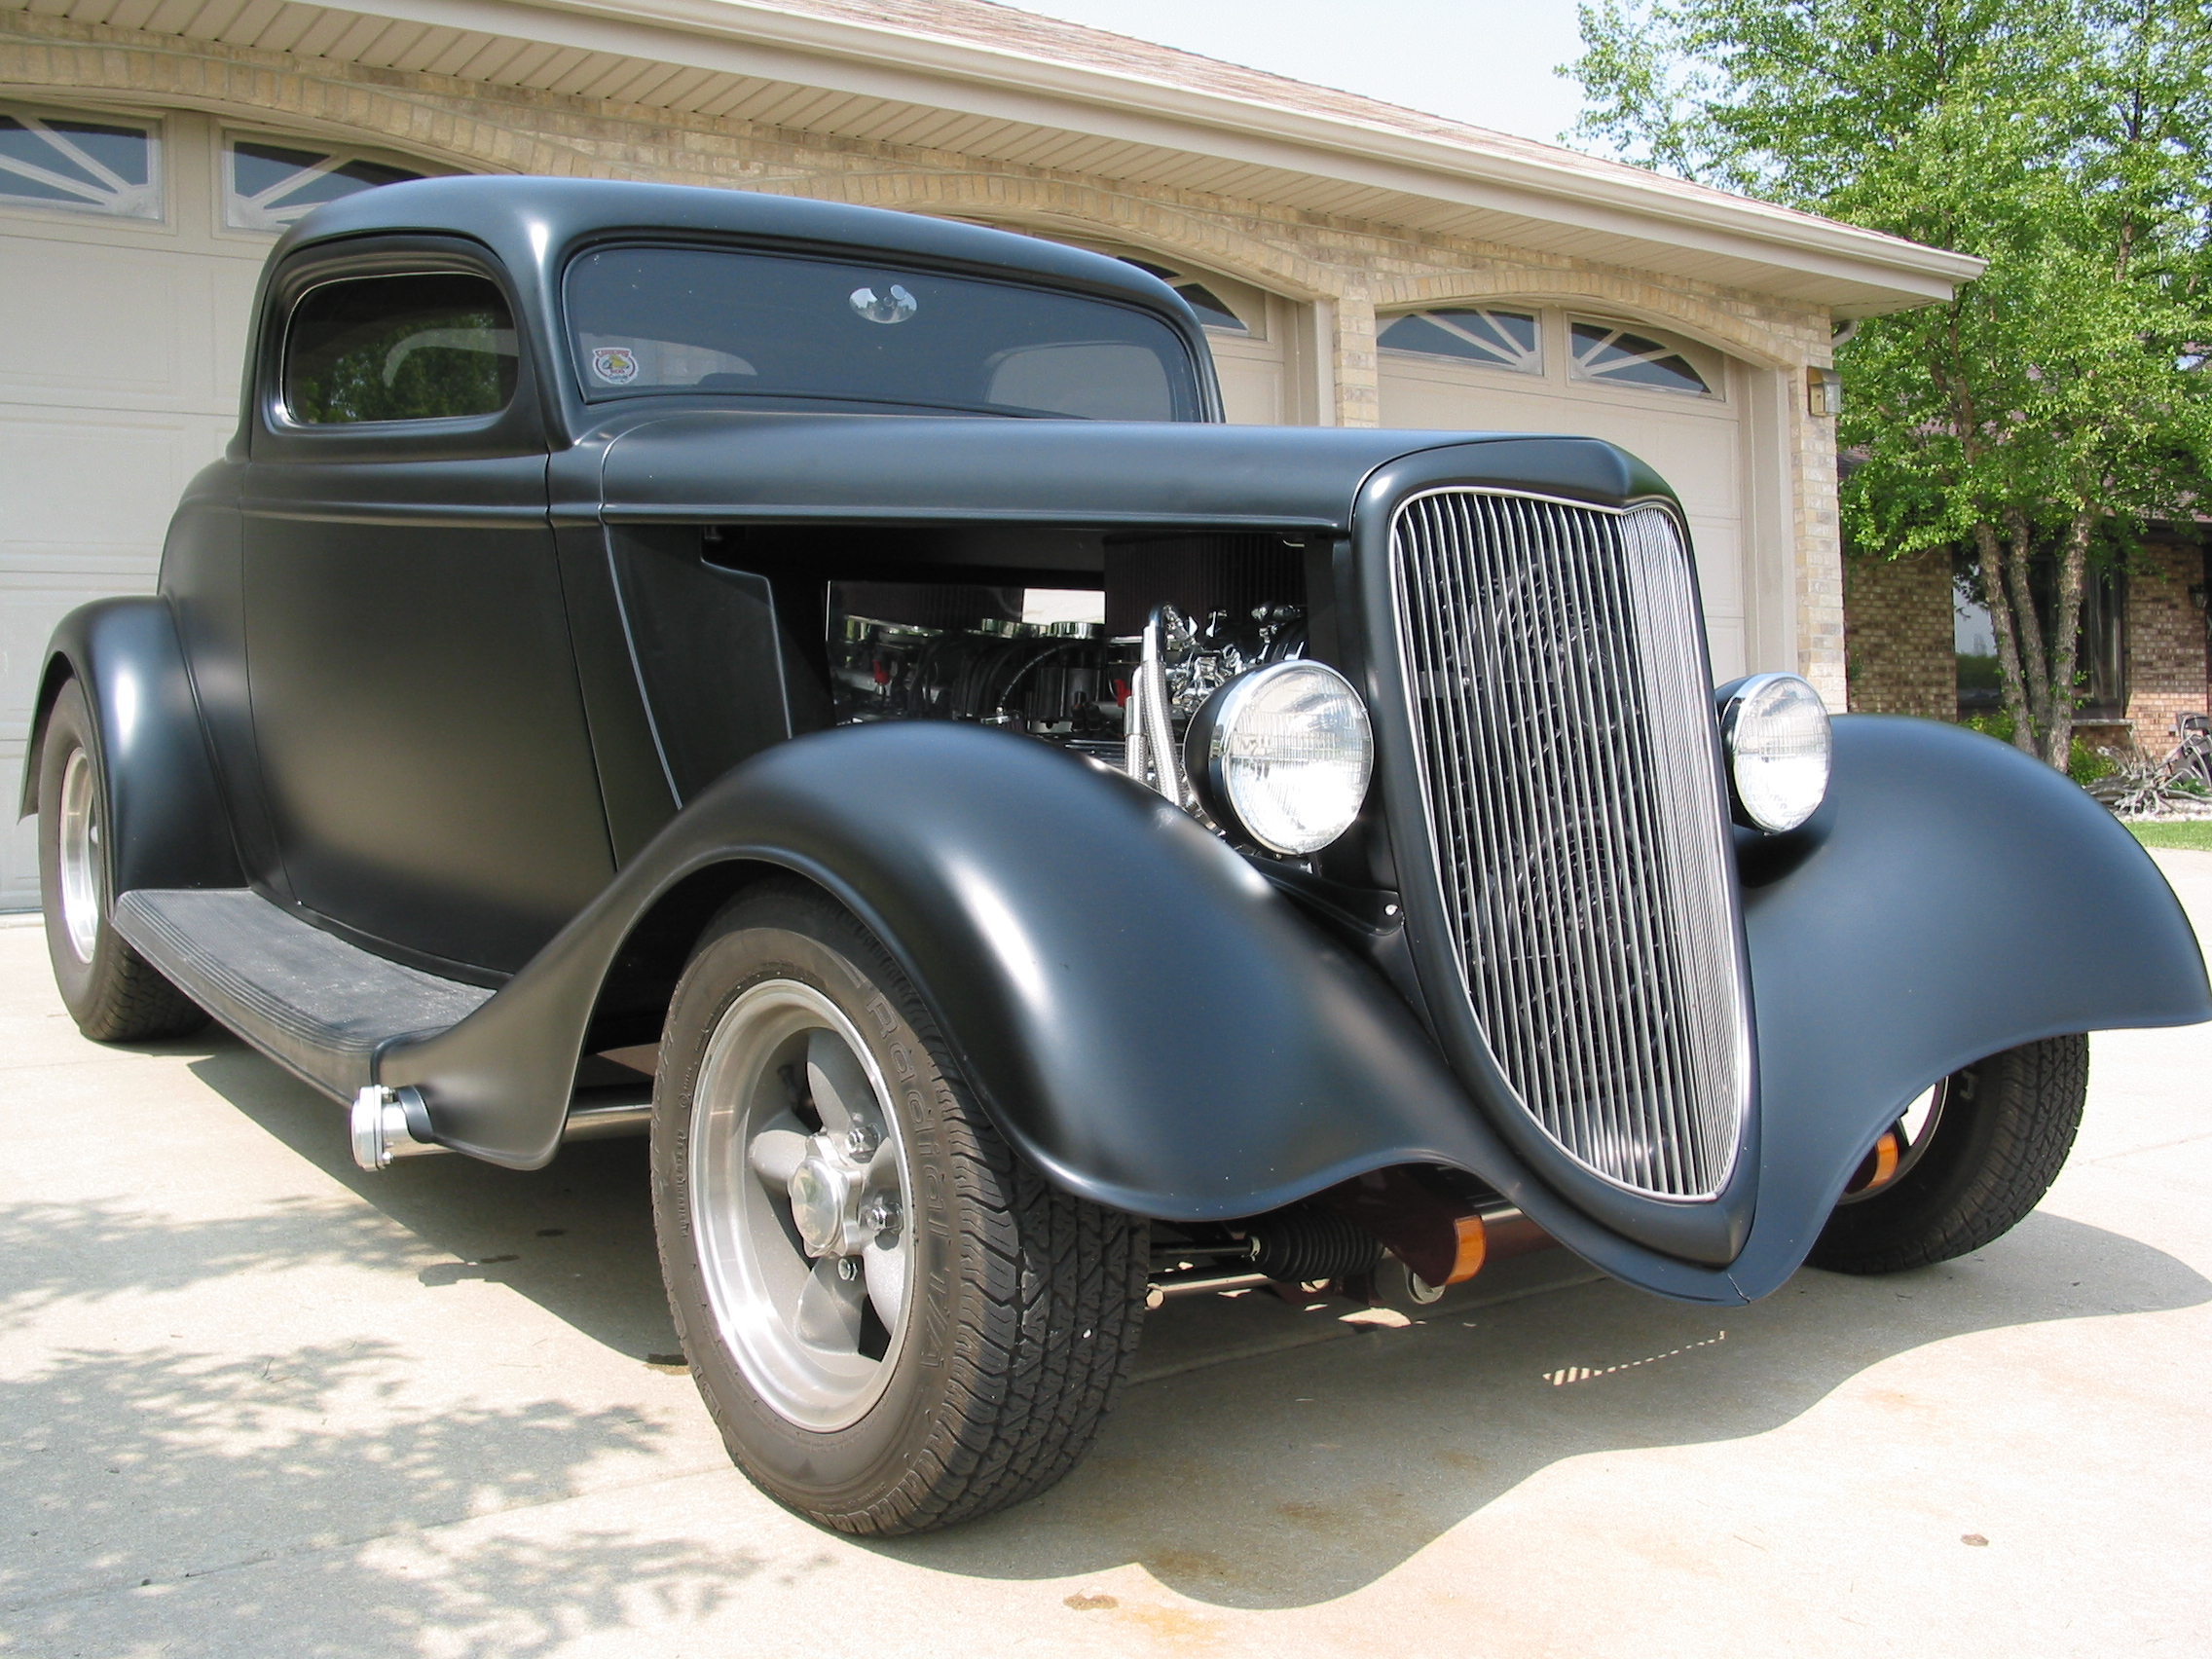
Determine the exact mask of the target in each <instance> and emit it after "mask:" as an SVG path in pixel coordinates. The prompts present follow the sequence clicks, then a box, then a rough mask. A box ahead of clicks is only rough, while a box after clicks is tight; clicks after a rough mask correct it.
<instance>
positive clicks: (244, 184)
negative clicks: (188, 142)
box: [223, 138, 423, 231]
mask: <svg viewBox="0 0 2212 1659" xmlns="http://www.w3.org/2000/svg"><path fill="white" fill-rule="evenodd" d="M422 176H423V175H422V174H421V173H417V172H409V171H408V170H407V169H406V168H405V167H395V166H391V165H389V164H388V163H386V162H373V161H370V160H369V159H368V158H366V157H364V156H356V155H351V154H349V153H347V152H345V151H333V150H302V149H298V148H295V147H294V146H292V145H289V144H272V143H270V142H268V141H267V140H265V139H260V138H232V139H229V140H227V141H226V142H225V143H224V145H223V223H224V224H226V225H228V226H230V227H231V229H232V230H234V231H281V230H283V229H284V228H285V227H286V226H288V225H290V224H292V223H293V222H294V221H295V220H297V219H299V218H301V217H302V216H303V215H305V214H306V213H307V212H308V211H309V210H310V209H312V208H315V207H319V206H321V205H322V204H323V203H325V202H336V201H337V200H338V199H339V198H340V197H344V196H351V195H353V194H355V193H356V192H358V191H363V190H374V189H375V188H376V187H377V186H378V185H380V184H398V183H400V182H402V181H403V180H406V179H411V178H421V177H422Z"/></svg>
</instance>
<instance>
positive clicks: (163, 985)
mask: <svg viewBox="0 0 2212 1659" xmlns="http://www.w3.org/2000/svg"><path fill="white" fill-rule="evenodd" d="M107 827H108V803H107V786H106V782H105V780H104V779H103V778H102V777H101V774H100V768H99V764H98V762H97V760H96V759H95V758H94V756H93V751H92V710H91V709H90V707H89V706H88V705H87V704H86V702H85V693H84V690H83V689H82V687H80V686H79V685H78V683H77V682H76V681H74V680H72V681H70V682H68V683H67V684H66V685H64V686H62V687H61V691H60V694H59V695H58V696H57V697H55V700H54V708H53V709H52V711H51V712H50V713H49V714H48V716H47V720H46V736H45V739H44V741H43V742H42V743H41V745H40V748H39V769H38V884H39V900H40V903H41V905H42V906H43V908H44V909H45V911H46V950H47V955H48V957H49V958H50V959H51V960H52V962H53V964H54V980H55V984H56V985H57V986H59V987H60V990H61V1001H62V1004H63V1006H64V1007H66V1008H67V1009H68V1010H69V1016H70V1017H71V1018H72V1019H74V1020H76V1022H77V1029H78V1030H80V1031H82V1032H83V1033H84V1034H85V1035H86V1036H88V1037H91V1038H93V1039H95V1040H97V1041H99V1042H103V1043H133V1042H146V1041H149V1040H151V1039H153V1038H157V1037H181V1036H183V1035H185V1034H186V1033H188V1032H192V1031H197V1030H199V1029H200V1027H202V1026H203V1025H204V1024H206V1023H207V1015H206V1014H203V1013H202V1012H201V1010H200V1009H199V1007H198V1006H197V1005H195V1004H194V1003H193V1002H192V1000H191V999H190V998H188V997H187V996H185V994H184V993H183V992H182V991H180V990H178V989H177V988H176V987H175V986H174V985H172V984H170V983H169V982H168V980H166V979H165V978H163V977H162V976H161V974H160V972H159V971H158V970H156V969H155V967H154V965H153V964H152V963H150V962H148V961H147V960H146V959H145V958H144V957H143V956H140V955H139V954H138V953H137V952H136V951H135V950H133V949H131V948H130V946H129V944H127V943H126V942H125V941H124V940H123V939H122V937H121V936H120V935H118V934H117V933H116V931H115V928H114V925H113V924H112V922H111V920H110V911H111V909H112V906H113V904H114V897H115V896H114V883H113V881H112V879H111V876H110V866H109V858H110V849H109V845H108V828H107Z"/></svg>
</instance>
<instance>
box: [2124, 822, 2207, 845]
mask: <svg viewBox="0 0 2212 1659" xmlns="http://www.w3.org/2000/svg"><path fill="white" fill-rule="evenodd" d="M2127 831H2128V833H2129V834H2131V835H2133V836H2134V837H2135V838H2136V839H2137V840H2138V841H2141V842H2142V843H2143V844H2144V845H2145V846H2146V847H2187V848H2188V849H2189V850H2190V851H2192V852H2196V853H2212V818H2198V819H2194V820H2184V821H2182V822H2181V823H2178V824H2130V825H2128V826H2127Z"/></svg>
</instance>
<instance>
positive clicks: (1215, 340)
mask: <svg viewBox="0 0 2212 1659" xmlns="http://www.w3.org/2000/svg"><path fill="white" fill-rule="evenodd" d="M1206 344H1207V345H1208V346H1209V347H1211V348H1212V349H1213V367H1214V373H1215V374H1216V375H1217V376H1219V377H1220V380H1221V412H1222V414H1223V415H1224V416H1226V417H1227V418H1228V420H1229V422H1230V424H1232V425H1238V426H1279V425H1281V424H1283V422H1284V420H1285V418H1286V417H1285V415H1284V400H1283V354H1282V350H1281V349H1280V348H1279V347H1272V346H1270V345H1268V344H1267V343H1266V342H1264V341H1246V340H1238V339H1235V337H1233V336H1229V335H1219V334H1216V335H1210V336H1208V337H1207V340H1206Z"/></svg>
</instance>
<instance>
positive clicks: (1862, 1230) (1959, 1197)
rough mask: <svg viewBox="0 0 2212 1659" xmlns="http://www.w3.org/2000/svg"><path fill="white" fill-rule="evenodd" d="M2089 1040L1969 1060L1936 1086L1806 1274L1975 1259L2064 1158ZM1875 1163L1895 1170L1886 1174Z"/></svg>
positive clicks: (1828, 1231)
mask: <svg viewBox="0 0 2212 1659" xmlns="http://www.w3.org/2000/svg"><path fill="white" fill-rule="evenodd" d="M2088 1088H2089V1040H2088V1038H2086V1037H2083V1036H2073V1037H2048V1038H2046V1039H2044V1040H2043V1041H2042V1042H2040V1043H2028V1044H2023V1045H2022V1046H2021V1047H2019V1048H2017V1049H2008V1050H2006V1051H2004V1052H2003V1053H1999V1054H1992V1055H1991V1056H1990V1057H1989V1058H1988V1059H1986V1060H1979V1061H1976V1062H1975V1063H1974V1064H1972V1065H1971V1066H1969V1067H1967V1068H1966V1069H1965V1070H1964V1071H1960V1072H1955V1073H1953V1074H1952V1075H1951V1076H1950V1077H1948V1078H1945V1079H1944V1080H1943V1082H1942V1083H1941V1084H1939V1085H1938V1086H1937V1088H1936V1092H1935V1095H1934V1097H1933V1101H1932V1103H1931V1106H1930V1108H1929V1109H1928V1113H1927V1116H1926V1118H1925V1120H1924V1121H1923V1124H1922V1126H1921V1128H1920V1129H1919V1131H1918V1133H1917V1134H1914V1133H1911V1132H1909V1131H1908V1130H1907V1128H1906V1125H1905V1124H1899V1127H1898V1128H1897V1129H1893V1130H1891V1131H1890V1132H1889V1133H1888V1134H1886V1135H1885V1136H1884V1137H1883V1140H1884V1141H1885V1142H1888V1143H1889V1144H1888V1145H1887V1146H1886V1147H1885V1146H1884V1145H1882V1144H1881V1143H1877V1146H1876V1150H1875V1152H1874V1153H1871V1154H1869V1155H1868V1166H1867V1167H1866V1168H1864V1169H1862V1171H1861V1176H1862V1182H1863V1185H1862V1182H1854V1186H1857V1187H1860V1189H1861V1190H1860V1191H1859V1192H1857V1193H1847V1194H1846V1196H1845V1198H1844V1201H1843V1202H1842V1203H1840V1204H1839V1205H1837V1206H1836V1210H1835V1213H1834V1214H1833V1215H1832V1216H1830V1217H1829V1218H1828V1224H1827V1226H1826V1227H1825V1228H1824V1229H1822V1231H1821V1236H1820V1239H1819V1240H1818V1242H1816V1243H1815V1244H1814V1246H1813V1250H1812V1254H1811V1255H1810V1256H1808V1257H1807V1258H1806V1260H1807V1261H1809V1262H1810V1263H1811V1264H1812V1265H1813V1266H1814V1267H1816V1268H1826V1269H1828V1270H1829V1271H1831V1272H1842V1273H1894V1272H1903V1271H1904V1270H1905V1269H1907V1268H1925V1267H1931V1266H1933V1265H1935V1264H1936V1263H1937V1262H1947V1261H1949V1260H1951V1259H1952V1258H1953V1257H1955V1256H1964V1255H1966V1254H1967V1253H1968V1252H1969V1251H1972V1250H1978V1249H1980V1248H1981V1247H1982V1246H1983V1245H1984V1244H1987V1243H1990V1242H1991V1241H1992V1240H1994V1239H1997V1238H2000V1237H2002V1236H2003V1235H2005V1234H2007V1233H2009V1232H2010V1231H2011V1230H2012V1229H2013V1228H2014V1227H2016V1226H2017V1225H2018V1224H2019V1223H2020V1221H2021V1220H2022V1219H2023V1218H2024V1217H2025V1216H2026V1215H2027V1213H2028V1212H2029V1211H2030V1210H2032V1209H2034V1208H2035V1207H2036V1205H2037V1204H2038V1203H2039V1202H2040V1201H2042V1198H2043V1196H2044V1194H2045V1193H2046V1192H2048V1191H2049V1190H2050V1184H2051V1182H2053V1181H2055V1180H2056V1179H2057V1178H2058V1171H2059V1170H2060V1168H2061V1167H2063V1166H2064V1164H2065V1162H2066V1155H2067V1154H2068V1153H2069V1152H2071V1151H2072V1150H2073V1147H2074V1134H2075V1131H2076V1130H2077V1129H2079V1128H2080V1127H2081V1125H2082V1106H2083V1100H2084V1099H2085V1098H2086V1096H2087V1094H2088ZM1885 1160H1894V1162H1893V1163H1891V1165H1890V1168H1889V1169H1888V1170H1887V1171H1884V1170H1883V1169H1882V1164H1883V1162H1884V1161H1885Z"/></svg>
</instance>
